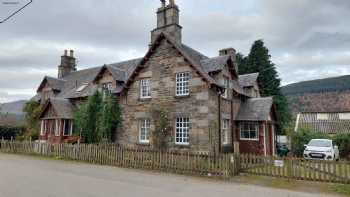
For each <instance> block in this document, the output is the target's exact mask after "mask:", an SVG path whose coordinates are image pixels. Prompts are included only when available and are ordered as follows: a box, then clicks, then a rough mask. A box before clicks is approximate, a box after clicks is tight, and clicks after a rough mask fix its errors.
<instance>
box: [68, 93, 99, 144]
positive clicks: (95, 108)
mask: <svg viewBox="0 0 350 197" xmlns="http://www.w3.org/2000/svg"><path fill="white" fill-rule="evenodd" d="M101 105H102V96H101V94H100V93H99V92H98V91H97V92H96V93H95V94H94V95H92V96H91V97H89V99H88V100H87V102H86V103H83V104H82V105H81V106H80V108H79V109H78V111H77V112H76V113H75V118H74V119H75V124H76V129H77V130H78V131H79V132H80V135H81V136H82V137H83V138H84V140H85V142H86V143H97V142H100V141H101V139H102V135H101V134H100V133H99V132H98V131H99V130H98V117H99V116H100V109H101Z"/></svg>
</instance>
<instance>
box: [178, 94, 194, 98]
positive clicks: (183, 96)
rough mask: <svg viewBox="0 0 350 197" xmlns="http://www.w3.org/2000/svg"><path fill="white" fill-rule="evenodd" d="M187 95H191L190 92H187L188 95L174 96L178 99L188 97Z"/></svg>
mask: <svg viewBox="0 0 350 197" xmlns="http://www.w3.org/2000/svg"><path fill="white" fill-rule="evenodd" d="M188 97H191V95H190V94H188V95H175V98H179V99H181V98H188Z"/></svg>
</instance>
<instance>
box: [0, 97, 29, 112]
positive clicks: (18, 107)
mask: <svg viewBox="0 0 350 197" xmlns="http://www.w3.org/2000/svg"><path fill="white" fill-rule="evenodd" d="M26 102H27V101H25V100H20V101H15V102H11V103H3V104H0V112H1V113H5V114H6V113H9V114H23V107H24V105H25V103H26Z"/></svg>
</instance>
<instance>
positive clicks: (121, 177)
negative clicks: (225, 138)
mask: <svg viewBox="0 0 350 197" xmlns="http://www.w3.org/2000/svg"><path fill="white" fill-rule="evenodd" d="M0 169H1V171H0V197H95V196H96V197H99V196H101V197H109V196H111V197H127V196H130V197H136V196H139V197H160V196H166V197H180V196H181V197H182V196H183V197H197V196H198V197H219V196H225V197H228V196H235V197H249V196H252V197H257V196H259V197H320V196H329V195H323V194H310V193H302V192H293V191H286V190H279V189H272V188H264V187H258V186H251V185H243V184H237V183H229V182H223V181H211V180H207V179H201V178H190V177H184V176H177V175H169V174H160V173H153V172H145V171H138V170H130V169H120V168H114V167H106V166H95V165H88V164H81V163H74V162H66V161H55V160H46V159H38V158H34V157H27V156H18V155H7V154H0Z"/></svg>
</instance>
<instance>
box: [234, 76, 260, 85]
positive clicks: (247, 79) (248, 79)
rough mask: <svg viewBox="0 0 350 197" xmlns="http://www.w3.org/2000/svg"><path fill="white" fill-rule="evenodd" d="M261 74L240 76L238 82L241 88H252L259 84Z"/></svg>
mask: <svg viewBox="0 0 350 197" xmlns="http://www.w3.org/2000/svg"><path fill="white" fill-rule="evenodd" d="M258 77H259V73H251V74H246V75H239V78H238V82H239V85H240V86H241V87H252V86H254V85H255V84H256V83H257V80H258Z"/></svg>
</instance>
